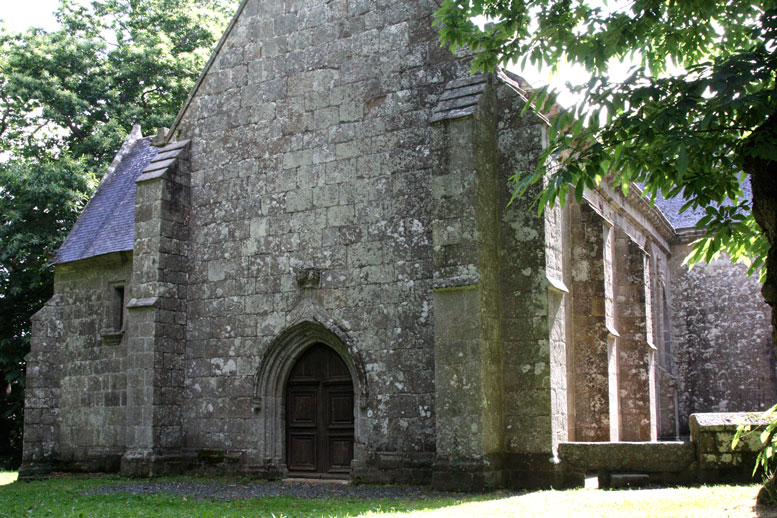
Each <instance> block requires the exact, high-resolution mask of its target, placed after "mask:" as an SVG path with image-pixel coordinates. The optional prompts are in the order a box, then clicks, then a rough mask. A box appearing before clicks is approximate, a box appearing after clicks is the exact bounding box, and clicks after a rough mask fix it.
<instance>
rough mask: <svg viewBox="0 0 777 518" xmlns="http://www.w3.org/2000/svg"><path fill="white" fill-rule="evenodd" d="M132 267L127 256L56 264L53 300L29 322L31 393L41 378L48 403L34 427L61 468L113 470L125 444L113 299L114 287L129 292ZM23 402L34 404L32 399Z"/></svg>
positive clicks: (122, 366) (122, 356) (122, 372)
mask: <svg viewBox="0 0 777 518" xmlns="http://www.w3.org/2000/svg"><path fill="white" fill-rule="evenodd" d="M131 267H132V254H131V253H126V252H117V253H112V254H107V255H103V256H99V257H96V258H92V259H86V260H83V261H77V262H75V263H68V264H63V265H58V266H57V268H56V278H55V286H56V291H55V295H54V299H53V300H52V301H50V303H49V305H47V306H46V307H44V309H43V310H42V311H43V312H42V313H41V316H40V317H39V318H37V319H36V321H35V324H34V325H35V326H36V328H35V329H34V336H35V338H34V340H33V348H32V350H33V352H32V354H33V356H37V357H38V362H41V364H40V365H37V366H36V365H35V363H36V362H35V360H33V362H32V363H33V372H32V376H31V380H32V381H33V384H32V386H33V393H34V392H35V391H36V390H43V387H40V388H39V389H36V388H35V387H36V384H37V383H40V381H42V380H44V379H45V380H46V382H45V383H44V384H43V385H45V387H46V390H47V392H48V393H49V396H51V399H50V400H49V401H48V402H47V404H46V405H43V408H40V413H42V416H41V425H43V424H46V425H47V430H46V433H45V438H46V440H47V441H52V442H54V441H55V442H56V444H57V446H58V447H57V450H58V451H57V456H56V457H57V458H56V461H57V462H56V463H55V465H58V466H59V467H60V468H65V469H75V470H86V471H116V470H117V469H118V465H119V460H120V458H121V455H122V453H123V451H124V448H125V444H126V440H125V425H126V404H127V378H126V367H127V365H126V354H127V349H126V343H127V341H126V338H125V337H124V331H125V327H123V326H122V324H123V322H124V321H126V318H125V317H126V309H125V308H124V306H123V304H122V303H121V301H117V300H116V297H117V295H118V291H117V288H119V287H121V288H123V289H124V290H127V291H129V285H130V275H131ZM52 312H54V313H56V314H55V315H52V314H51V313H52ZM41 328H45V329H41ZM39 349H40V350H39ZM36 373H37V374H39V375H40V376H41V377H36ZM36 379H37V380H38V381H36ZM28 405H35V406H38V405H37V404H36V403H34V400H32V399H28ZM46 407H48V408H47V409H46ZM38 413H39V412H38V411H37V409H36V411H35V412H33V414H32V415H31V416H30V418H32V419H35V418H36V416H37V414H38ZM28 439H31V437H26V438H25V440H28ZM27 449H30V450H32V448H31V447H30V448H27V446H25V450H27ZM47 449H48V448H47ZM44 451H46V450H44ZM26 462H27V460H26V459H25V463H26Z"/></svg>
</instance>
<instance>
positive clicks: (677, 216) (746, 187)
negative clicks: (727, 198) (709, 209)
mask: <svg viewBox="0 0 777 518" xmlns="http://www.w3.org/2000/svg"><path fill="white" fill-rule="evenodd" d="M742 193H743V194H744V196H745V199H748V200H752V199H753V191H752V190H751V189H750V182H743V183H742ZM686 201H688V200H686V199H685V198H682V197H680V196H678V197H675V198H672V199H671V200H667V199H665V198H664V197H663V196H661V193H660V192H659V193H658V196H656V204H655V205H656V207H658V208H659V209H660V210H661V212H663V213H664V215H665V216H666V219H668V220H669V222H670V223H671V224H672V226H673V227H674V229H675V230H681V229H686V228H693V227H695V226H696V222H697V221H699V220H700V219H701V218H703V217H704V216H705V215H706V214H707V213H706V212H705V211H704V209H701V208H697V209H688V210H686V211H685V212H683V213H682V214H681V213H680V209H681V208H682V206H683V205H684V204H685V202H686ZM725 205H731V203H730V202H728V203H726V204H725Z"/></svg>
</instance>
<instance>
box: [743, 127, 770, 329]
mask: <svg viewBox="0 0 777 518" xmlns="http://www.w3.org/2000/svg"><path fill="white" fill-rule="evenodd" d="M775 142H777V116H774V115H773V116H771V117H769V119H768V120H767V121H766V122H765V123H764V124H763V125H762V126H761V127H759V128H758V129H757V130H755V131H754V132H753V133H752V135H750V137H748V139H747V140H746V141H745V143H744V144H743V145H742V147H741V148H740V150H739V153H740V156H741V157H742V160H743V163H744V170H745V172H746V173H747V174H749V175H750V184H751V186H752V188H753V216H754V217H755V220H756V221H757V222H758V224H759V225H760V226H761V228H762V229H763V231H764V233H765V234H766V238H767V239H768V240H769V245H770V246H769V254H768V256H767V258H766V262H765V268H766V281H765V282H764V285H763V288H761V293H762V294H763V297H764V299H765V300H766V303H767V304H769V305H770V306H771V307H772V341H773V343H775V344H777V162H775V161H774V160H770V159H767V158H763V157H762V154H763V151H762V150H766V149H773V148H774V146H775Z"/></svg>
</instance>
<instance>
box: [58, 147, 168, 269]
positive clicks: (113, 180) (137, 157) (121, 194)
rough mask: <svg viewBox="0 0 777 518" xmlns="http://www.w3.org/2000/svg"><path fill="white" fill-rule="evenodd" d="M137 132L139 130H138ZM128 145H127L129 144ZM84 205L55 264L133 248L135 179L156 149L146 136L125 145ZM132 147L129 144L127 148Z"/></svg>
mask: <svg viewBox="0 0 777 518" xmlns="http://www.w3.org/2000/svg"><path fill="white" fill-rule="evenodd" d="M138 133H139V132H138ZM128 144H129V146H128ZM125 146H126V147H128V149H126V150H125V149H124V148H122V150H121V151H120V152H119V155H118V156H117V158H116V160H118V163H116V162H115V161H114V164H111V168H109V170H108V172H107V173H106V174H105V177H103V180H102V181H101V182H100V185H99V187H98V188H97V191H96V192H95V193H94V195H93V196H92V198H91V199H90V200H89V203H88V204H87V205H86V207H85V208H84V211H83V212H82V213H81V216H80V217H79V218H78V221H76V224H75V225H74V226H73V228H72V229H71V230H70V233H69V234H68V236H67V239H65V242H64V243H63V244H62V246H61V247H60V248H59V251H58V252H57V255H56V257H55V258H54V263H55V264H57V263H67V262H70V261H78V260H80V259H86V258H88V257H94V256H97V255H102V254H108V253H111V252H123V251H127V250H132V248H133V242H134V238H135V180H136V179H137V178H138V176H140V174H141V173H142V172H143V169H145V168H146V166H147V165H148V164H149V163H150V162H151V160H153V159H154V158H155V157H156V155H157V153H158V150H157V148H155V147H153V146H152V145H151V141H150V139H148V138H141V139H138V140H135V141H134V142H133V143H130V142H129V139H128V142H127V143H126V144H125ZM130 146H131V147H130ZM122 152H125V154H124V155H122Z"/></svg>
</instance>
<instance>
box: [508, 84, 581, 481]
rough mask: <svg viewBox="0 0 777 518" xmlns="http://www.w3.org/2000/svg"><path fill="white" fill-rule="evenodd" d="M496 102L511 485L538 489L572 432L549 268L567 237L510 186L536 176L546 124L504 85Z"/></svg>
mask: <svg viewBox="0 0 777 518" xmlns="http://www.w3.org/2000/svg"><path fill="white" fill-rule="evenodd" d="M496 95H497V104H496V113H497V115H498V119H497V149H498V160H499V161H498V168H497V189H498V190H497V196H498V197H497V208H498V210H499V213H498V217H499V222H500V223H499V264H500V274H499V276H500V281H499V288H500V301H499V305H500V315H501V326H502V342H503V356H502V357H503V369H504V441H505V452H506V461H505V462H506V465H507V466H506V470H507V477H508V484H510V485H513V486H522V487H532V486H541V485H548V484H549V483H550V482H551V481H552V480H553V477H554V476H555V466H554V465H553V463H552V458H553V450H554V441H555V440H557V438H558V437H559V436H561V435H563V434H564V433H565V431H566V426H565V424H564V423H565V421H566V419H565V414H566V405H565V402H564V400H560V401H554V399H553V396H554V394H558V389H559V388H560V387H561V386H563V384H564V378H565V376H566V372H565V369H561V368H560V365H559V356H561V354H560V351H559V350H558V343H557V342H556V343H554V349H553V351H551V344H550V335H549V333H550V329H551V327H552V325H551V323H550V320H549V319H550V315H549V282H548V275H549V274H548V261H547V260H546V246H547V243H548V242H550V241H557V240H559V241H560V240H561V239H562V234H563V232H562V229H560V228H559V227H558V226H557V225H554V224H553V222H549V223H548V224H547V226H546V218H548V217H549V216H547V215H545V216H543V217H537V212H536V209H535V208H534V207H533V205H532V199H533V195H536V190H533V191H532V192H528V193H527V195H526V196H525V197H523V198H521V199H520V200H517V201H516V202H514V203H513V204H512V205H511V206H509V207H508V202H509V201H510V198H511V194H512V187H513V185H514V184H513V183H512V182H511V181H510V178H511V177H512V176H513V175H514V174H515V173H516V172H518V171H532V170H534V167H535V165H536V163H537V160H538V158H539V155H540V153H541V152H542V149H543V147H544V145H545V138H546V137H545V124H544V122H543V121H542V120H540V119H539V118H538V117H536V116H535V115H534V114H533V113H531V111H527V112H526V113H523V114H522V113H521V109H522V108H523V100H522V99H521V98H520V97H519V96H518V95H516V93H515V92H514V91H513V90H512V89H511V88H509V87H508V86H507V85H505V84H501V85H500V86H499V87H498V88H497V91H496ZM538 188H539V186H537V187H536V188H535V189H538ZM546 230H550V231H551V232H553V233H552V234H546ZM554 309H555V308H554ZM553 316H555V313H554V315H553Z"/></svg>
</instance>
